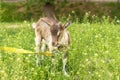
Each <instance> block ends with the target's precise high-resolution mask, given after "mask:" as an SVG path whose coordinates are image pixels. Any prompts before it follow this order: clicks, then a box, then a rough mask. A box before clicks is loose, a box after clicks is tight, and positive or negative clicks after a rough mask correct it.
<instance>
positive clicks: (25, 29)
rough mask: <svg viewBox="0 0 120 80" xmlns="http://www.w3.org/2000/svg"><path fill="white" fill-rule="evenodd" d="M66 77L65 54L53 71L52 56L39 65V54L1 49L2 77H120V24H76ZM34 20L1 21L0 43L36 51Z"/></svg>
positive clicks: (64, 79)
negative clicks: (37, 56)
mask: <svg viewBox="0 0 120 80" xmlns="http://www.w3.org/2000/svg"><path fill="white" fill-rule="evenodd" d="M68 30H69V32H70V36H71V45H70V50H69V57H68V63H67V72H68V73H69V75H70V77H66V76H64V75H63V72H62V62H61V56H60V55H57V57H56V60H57V62H56V68H55V69H54V71H53V70H52V65H51V57H45V59H44V61H42V62H43V63H42V66H39V67H38V66H36V64H35V54H15V53H8V52H4V51H0V80H120V32H119V31H120V25H119V24H115V23H113V22H111V23H110V22H108V21H103V22H94V23H89V22H83V23H77V22H76V23H75V22H74V23H72V24H71V26H70V27H69V28H68ZM34 37H35V36H34V30H33V29H32V27H31V22H27V21H24V22H14V23H12V22H11V23H7V22H2V23H0V46H9V47H15V48H20V49H21V48H23V49H26V50H31V51H34V47H35V44H34Z"/></svg>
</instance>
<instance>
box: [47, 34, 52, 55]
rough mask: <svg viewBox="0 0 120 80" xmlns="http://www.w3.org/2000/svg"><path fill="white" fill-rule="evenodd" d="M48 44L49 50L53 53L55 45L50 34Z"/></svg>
mask: <svg viewBox="0 0 120 80" xmlns="http://www.w3.org/2000/svg"><path fill="white" fill-rule="evenodd" d="M47 46H48V49H49V51H50V52H51V53H52V51H53V46H52V37H51V36H49V38H48V39H47Z"/></svg>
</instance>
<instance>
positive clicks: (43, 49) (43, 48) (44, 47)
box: [41, 40, 46, 60]
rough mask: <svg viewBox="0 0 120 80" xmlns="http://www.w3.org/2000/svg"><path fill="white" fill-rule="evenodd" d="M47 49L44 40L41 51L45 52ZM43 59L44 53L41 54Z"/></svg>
mask: <svg viewBox="0 0 120 80" xmlns="http://www.w3.org/2000/svg"><path fill="white" fill-rule="evenodd" d="M45 49H46V44H45V41H44V40H42V44H41V52H45ZM41 59H42V60H43V59H44V56H43V55H42V56H41Z"/></svg>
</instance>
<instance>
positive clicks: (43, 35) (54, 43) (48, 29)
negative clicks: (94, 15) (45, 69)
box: [32, 17, 70, 75]
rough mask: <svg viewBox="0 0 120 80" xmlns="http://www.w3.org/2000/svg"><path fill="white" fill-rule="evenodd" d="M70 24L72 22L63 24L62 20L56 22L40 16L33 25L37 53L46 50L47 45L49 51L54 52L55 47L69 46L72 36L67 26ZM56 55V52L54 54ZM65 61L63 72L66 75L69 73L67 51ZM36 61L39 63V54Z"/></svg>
mask: <svg viewBox="0 0 120 80" xmlns="http://www.w3.org/2000/svg"><path fill="white" fill-rule="evenodd" d="M69 25H70V22H67V23H66V24H65V25H62V24H61V22H56V21H54V20H52V19H50V18H47V17H44V18H40V19H39V20H38V22H37V23H33V24H32V27H33V28H34V29H35V36H36V37H35V44H36V47H35V51H36V53H39V52H40V48H41V51H42V52H44V51H45V48H46V45H47V47H48V49H49V51H50V52H51V53H52V52H53V50H54V47H57V48H58V49H59V48H60V47H61V46H63V45H64V46H66V49H67V48H68V46H69V44H70V36H69V33H68V31H67V30H66V28H67V27H68V26H69ZM53 55H54V54H53ZM62 61H63V72H64V74H65V75H68V74H67V72H66V69H65V66H66V63H67V52H66V53H65V54H64V57H63V59H62ZM36 63H37V64H38V63H39V58H38V56H37V60H36Z"/></svg>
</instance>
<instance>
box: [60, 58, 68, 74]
mask: <svg viewBox="0 0 120 80" xmlns="http://www.w3.org/2000/svg"><path fill="white" fill-rule="evenodd" d="M62 61H63V72H64V75H65V76H69V75H68V73H67V72H66V63H67V58H66V57H65V58H63V60H62Z"/></svg>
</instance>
